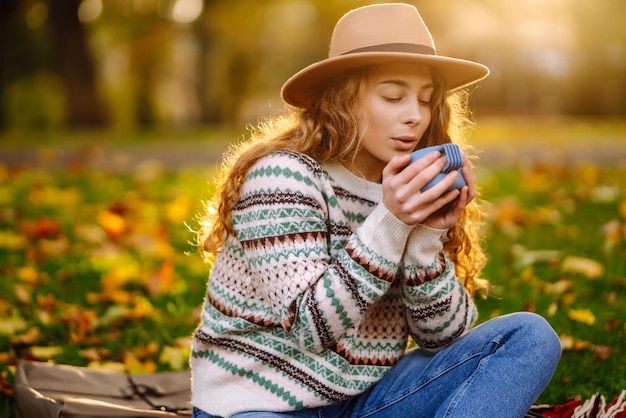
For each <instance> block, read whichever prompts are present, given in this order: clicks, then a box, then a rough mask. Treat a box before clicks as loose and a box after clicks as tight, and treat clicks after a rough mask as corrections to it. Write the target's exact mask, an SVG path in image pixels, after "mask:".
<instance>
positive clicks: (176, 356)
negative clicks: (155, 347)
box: [159, 346, 189, 370]
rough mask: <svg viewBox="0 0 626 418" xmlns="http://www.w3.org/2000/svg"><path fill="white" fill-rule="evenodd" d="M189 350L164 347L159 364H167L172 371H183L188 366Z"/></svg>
mask: <svg viewBox="0 0 626 418" xmlns="http://www.w3.org/2000/svg"><path fill="white" fill-rule="evenodd" d="M188 358H189V349H188V348H186V347H169V346H166V347H163V351H161V355H160V356H159V363H161V364H167V365H168V366H170V367H171V368H172V370H183V369H184V368H185V367H186V366H187V361H188Z"/></svg>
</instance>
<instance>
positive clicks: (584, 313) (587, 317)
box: [567, 309, 596, 325]
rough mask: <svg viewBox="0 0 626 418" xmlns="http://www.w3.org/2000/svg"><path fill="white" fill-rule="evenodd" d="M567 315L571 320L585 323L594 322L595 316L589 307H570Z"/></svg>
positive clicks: (591, 323)
mask: <svg viewBox="0 0 626 418" xmlns="http://www.w3.org/2000/svg"><path fill="white" fill-rule="evenodd" d="M567 316H568V317H569V319H571V320H572V321H576V322H581V323H583V324H587V325H593V324H595V323H596V316H595V315H594V314H593V312H591V311H590V310H589V309H570V310H569V311H568V312H567Z"/></svg>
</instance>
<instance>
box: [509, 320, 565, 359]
mask: <svg viewBox="0 0 626 418" xmlns="http://www.w3.org/2000/svg"><path fill="white" fill-rule="evenodd" d="M512 315H514V316H515V320H516V323H517V324H518V326H519V327H520V329H522V330H523V338H524V340H525V343H526V344H527V346H528V350H529V351H532V352H533V353H534V355H535V356H536V357H535V359H536V360H537V361H544V362H545V363H546V366H550V365H552V366H556V364H557V363H558V361H559V359H560V358H561V351H562V349H561V341H560V340H559V336H558V335H557V334H556V332H555V331H554V329H553V328H552V326H551V325H550V324H549V323H548V321H546V319H545V318H543V317H542V316H540V315H537V314H535V313H532V312H518V313H516V314H512Z"/></svg>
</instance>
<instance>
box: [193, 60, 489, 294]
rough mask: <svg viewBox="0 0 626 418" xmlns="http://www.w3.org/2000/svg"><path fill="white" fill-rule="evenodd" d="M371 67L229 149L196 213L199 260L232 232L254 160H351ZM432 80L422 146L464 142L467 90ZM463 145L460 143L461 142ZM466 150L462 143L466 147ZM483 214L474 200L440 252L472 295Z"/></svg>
mask: <svg viewBox="0 0 626 418" xmlns="http://www.w3.org/2000/svg"><path fill="white" fill-rule="evenodd" d="M369 74H370V71H369V69H367V68H365V69H360V70H356V71H352V72H350V73H348V74H344V75H339V76H337V77H335V78H334V79H333V80H331V81H330V82H329V83H327V87H325V89H324V90H323V91H321V92H320V93H319V96H318V98H317V100H314V101H312V105H311V106H310V107H308V108H302V109H292V110H290V111H287V112H286V113H284V114H282V115H281V116H275V117H272V118H268V119H264V120H261V121H260V122H259V124H258V125H257V126H256V127H254V128H251V130H250V134H249V137H248V138H247V139H246V140H245V141H242V142H240V143H238V144H235V145H233V146H231V147H230V148H229V150H228V151H227V152H226V153H225V155H224V161H223V164H222V168H221V170H220V176H219V178H218V179H217V184H218V189H217V190H216V193H215V194H214V196H213V199H212V200H211V201H210V202H208V205H207V207H206V212H205V213H203V214H202V215H201V219H200V229H199V230H198V231H197V243H198V246H199V248H200V251H201V252H202V254H203V255H204V256H205V258H207V259H210V258H211V257H212V256H214V255H215V254H216V253H218V252H219V251H220V248H221V246H222V245H223V243H224V242H225V241H226V239H227V237H228V236H232V235H234V230H233V226H232V222H231V217H232V214H231V209H232V208H233V207H234V206H235V204H236V203H237V201H238V199H239V194H240V190H241V185H242V183H243V181H244V179H245V176H246V174H247V172H248V170H249V169H250V167H252V165H254V164H255V162H256V161H258V160H259V159H261V158H263V157H264V156H266V155H268V154H270V153H272V152H274V151H277V150H279V149H283V148H287V149H290V150H293V151H296V152H299V153H302V154H306V155H308V156H310V157H312V158H313V159H315V160H317V161H318V162H325V161H329V160H338V161H339V162H342V163H348V162H353V159H354V158H355V155H356V151H357V150H358V148H359V147H360V135H361V132H359V124H358V121H357V118H356V115H355V112H353V109H355V108H356V106H357V105H358V104H359V102H360V100H361V98H362V97H363V95H364V92H365V88H366V84H367V78H368V76H369ZM433 81H434V83H435V85H436V88H435V92H434V94H433V98H432V117H431V123H430V126H429V128H428V129H427V131H426V132H425V134H424V136H423V137H422V140H421V141H420V147H427V146H431V145H439V144H444V143H450V142H453V139H454V142H455V143H459V144H460V142H462V139H463V138H464V136H465V133H466V130H467V128H468V127H471V126H472V121H471V118H470V113H469V111H468V106H467V98H468V96H469V94H468V92H467V91H460V92H455V93H448V92H447V88H446V86H445V83H444V82H443V81H442V80H441V79H440V77H438V76H437V74H433ZM460 145H462V144H460ZM464 148H465V147H464ZM480 222H481V211H480V209H479V206H478V204H477V203H476V202H475V201H473V202H472V203H471V204H470V205H468V206H467V207H466V208H465V210H464V212H463V214H462V216H461V218H460V219H459V222H458V223H457V225H456V226H455V227H454V228H452V229H450V231H449V232H448V237H447V238H448V239H447V240H446V242H445V244H444V250H445V251H446V252H447V253H448V255H449V257H450V258H451V260H452V261H453V262H454V263H455V266H456V274H457V277H459V279H460V280H461V282H462V283H463V284H464V286H465V287H466V288H467V289H468V291H470V292H471V293H474V292H475V291H476V290H479V289H482V288H485V287H486V285H487V282H486V281H484V280H483V279H481V278H480V274H481V272H482V269H483V267H484V264H485V261H486V257H485V254H484V252H483V250H482V248H481V246H480V245H479V244H480V240H479V228H480Z"/></svg>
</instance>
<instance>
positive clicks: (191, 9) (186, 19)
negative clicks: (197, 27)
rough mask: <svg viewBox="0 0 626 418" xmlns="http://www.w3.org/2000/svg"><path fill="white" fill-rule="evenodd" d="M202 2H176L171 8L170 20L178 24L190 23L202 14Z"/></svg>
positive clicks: (179, 0) (187, 0)
mask: <svg viewBox="0 0 626 418" xmlns="http://www.w3.org/2000/svg"><path fill="white" fill-rule="evenodd" d="M203 8H204V4H203V1H202V0H176V3H174V7H173V8H172V18H173V19H174V20H175V21H177V22H180V23H191V22H193V21H194V20H196V19H197V18H199V17H200V15H201V14H202V9H203Z"/></svg>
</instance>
